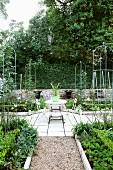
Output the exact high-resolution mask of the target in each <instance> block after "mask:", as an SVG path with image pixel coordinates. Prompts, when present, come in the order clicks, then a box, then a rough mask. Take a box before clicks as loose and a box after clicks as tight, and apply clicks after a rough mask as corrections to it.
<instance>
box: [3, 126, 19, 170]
mask: <svg viewBox="0 0 113 170" xmlns="http://www.w3.org/2000/svg"><path fill="white" fill-rule="evenodd" d="M19 133H20V130H19V129H15V130H13V131H10V132H7V133H6V134H5V135H1V138H0V169H2V168H3V167H4V164H5V161H6V158H7V154H8V153H9V152H10V149H11V147H12V145H13V146H14V143H15V142H16V137H17V136H18V134H19Z"/></svg>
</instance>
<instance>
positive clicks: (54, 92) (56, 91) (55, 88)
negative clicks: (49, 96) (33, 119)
mask: <svg viewBox="0 0 113 170" xmlns="http://www.w3.org/2000/svg"><path fill="white" fill-rule="evenodd" d="M51 87H52V92H53V95H54V96H57V95H58V87H59V83H58V84H57V85H56V84H53V83H51Z"/></svg>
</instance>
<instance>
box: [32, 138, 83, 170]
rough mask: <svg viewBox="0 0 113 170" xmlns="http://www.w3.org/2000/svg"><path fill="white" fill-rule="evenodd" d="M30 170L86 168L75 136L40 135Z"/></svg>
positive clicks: (80, 169) (76, 169)
mask: <svg viewBox="0 0 113 170" xmlns="http://www.w3.org/2000/svg"><path fill="white" fill-rule="evenodd" d="M30 170H84V167H83V163H82V160H81V157H80V154H79V151H78V148H77V145H76V141H75V139H74V138H73V137H50V136H45V137H39V139H38V144H37V146H36V148H35V152H34V155H33V157H32V161H31V165H30Z"/></svg>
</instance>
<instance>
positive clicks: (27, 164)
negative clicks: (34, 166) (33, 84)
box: [24, 156, 32, 170]
mask: <svg viewBox="0 0 113 170" xmlns="http://www.w3.org/2000/svg"><path fill="white" fill-rule="evenodd" d="M31 158H32V156H28V157H27V159H26V161H25V164H24V170H28V169H29V166H30V163H31Z"/></svg>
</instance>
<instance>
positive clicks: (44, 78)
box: [26, 62, 92, 89]
mask: <svg viewBox="0 0 113 170" xmlns="http://www.w3.org/2000/svg"><path fill="white" fill-rule="evenodd" d="M29 71H31V73H29ZM35 73H36V75H35ZM30 74H31V77H29V76H30ZM91 74H92V72H91V71H87V78H86V79H87V81H86V80H84V76H83V77H82V86H83V88H84V87H85V81H86V86H87V88H88V87H89V88H90V87H91V82H92V81H91ZM26 75H27V77H26V81H27V83H26V86H27V85H28V86H29V85H31V88H34V86H35V85H36V88H37V89H50V88H51V85H50V83H51V82H54V83H56V84H57V83H60V88H61V89H74V88H75V65H69V64H68V63H59V64H48V63H45V62H41V63H37V64H36V63H34V64H33V63H32V64H31V70H30V69H29V68H27V69H26ZM35 76H36V83H35ZM29 81H30V82H29ZM76 84H77V88H79V87H80V70H78V73H77V76H76Z"/></svg>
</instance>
